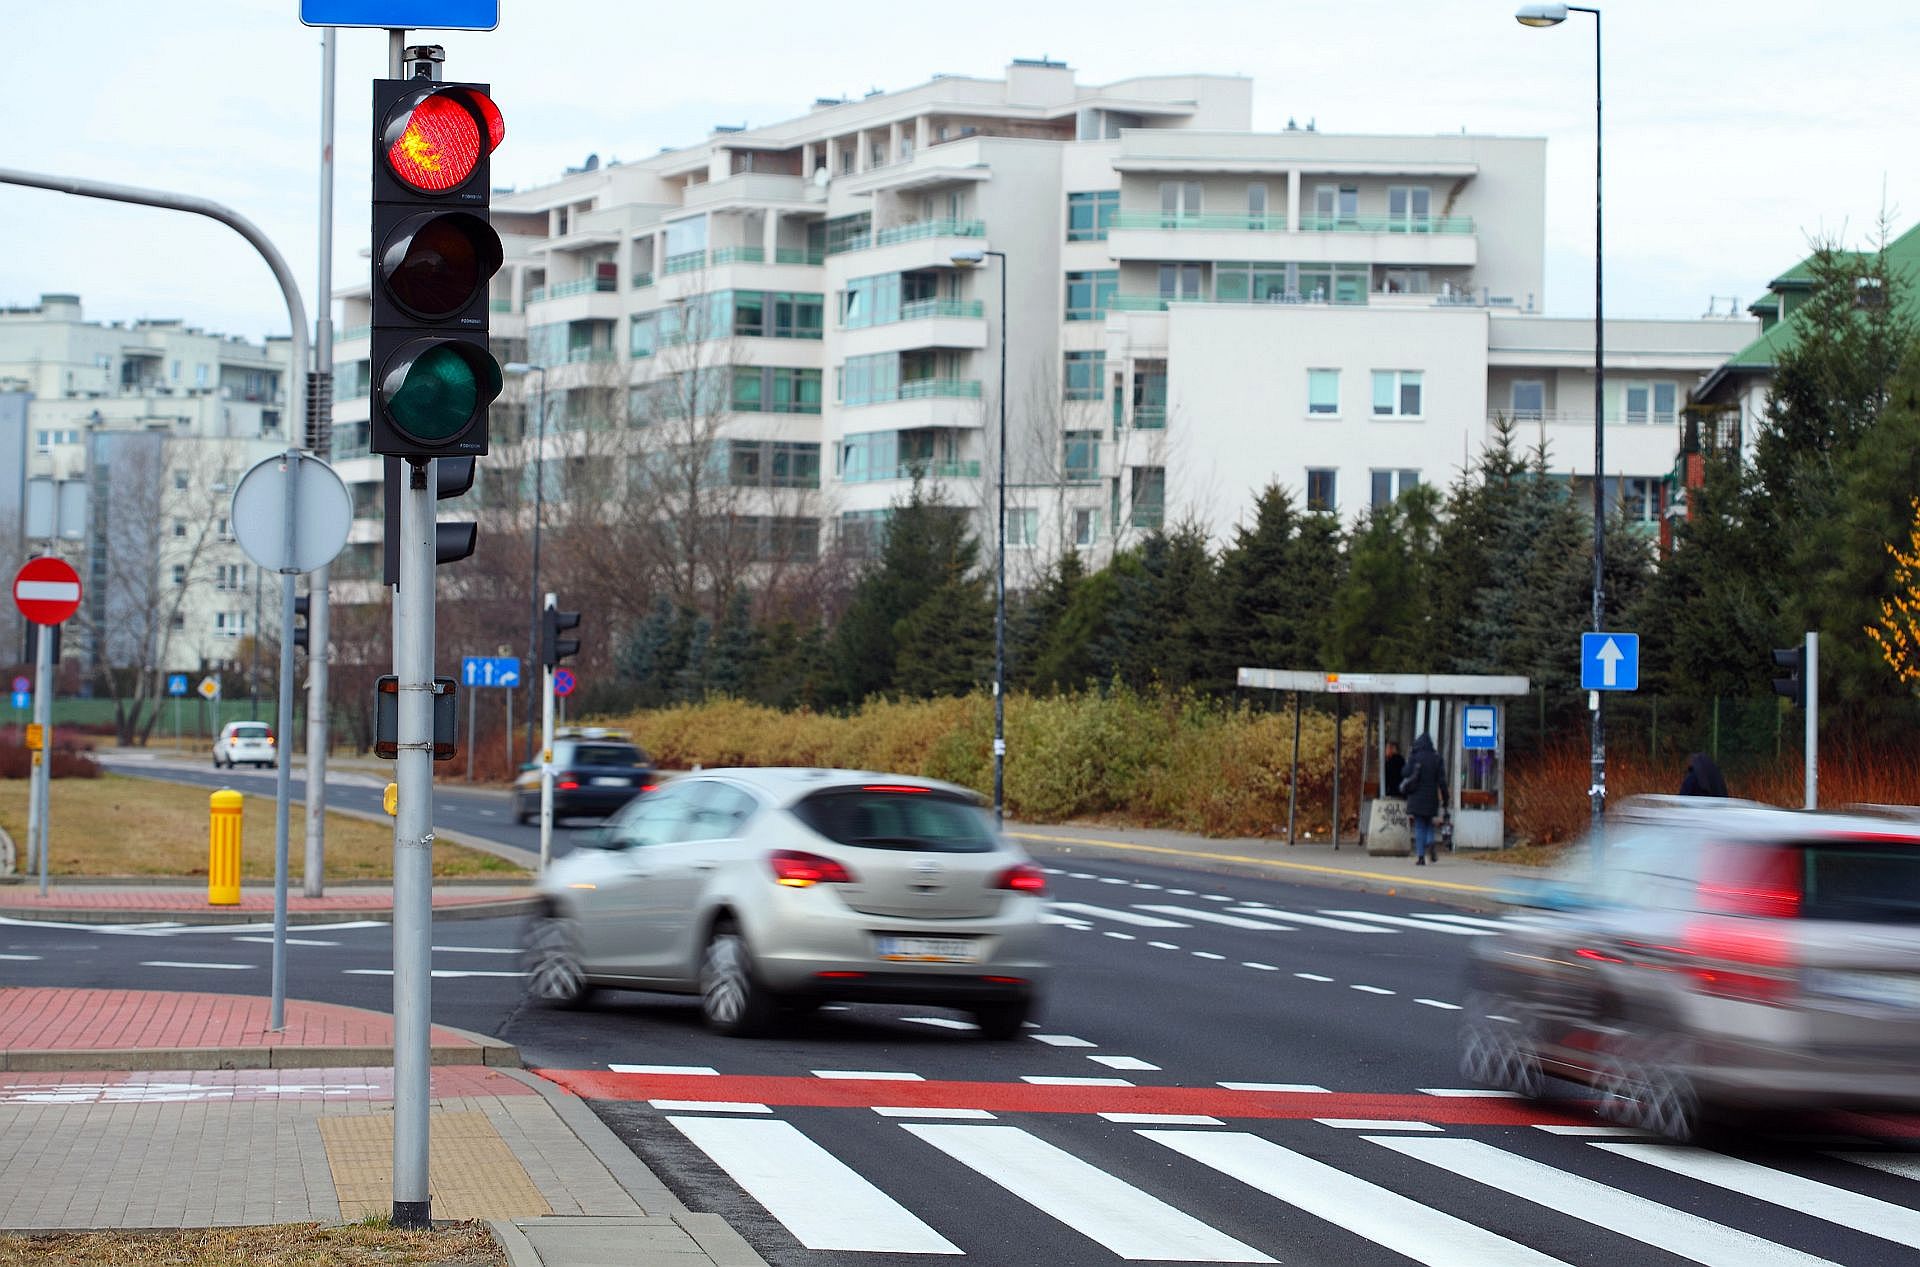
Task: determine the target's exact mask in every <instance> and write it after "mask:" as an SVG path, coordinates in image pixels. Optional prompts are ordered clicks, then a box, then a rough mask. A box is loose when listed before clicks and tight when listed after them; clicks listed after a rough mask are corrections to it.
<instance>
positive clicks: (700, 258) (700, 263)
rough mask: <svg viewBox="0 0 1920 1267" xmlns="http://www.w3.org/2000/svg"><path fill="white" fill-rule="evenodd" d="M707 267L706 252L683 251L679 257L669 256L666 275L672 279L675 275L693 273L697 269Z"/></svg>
mask: <svg viewBox="0 0 1920 1267" xmlns="http://www.w3.org/2000/svg"><path fill="white" fill-rule="evenodd" d="M706 266H707V253H706V252H705V251H682V252H681V253H680V254H678V255H669V256H667V267H666V273H667V275H668V276H669V277H671V276H672V275H673V274H675V273H691V272H693V271H694V270H695V269H699V268H705V267H706Z"/></svg>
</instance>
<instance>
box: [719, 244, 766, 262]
mask: <svg viewBox="0 0 1920 1267" xmlns="http://www.w3.org/2000/svg"><path fill="white" fill-rule="evenodd" d="M713 262H714V263H715V264H764V263H766V262H767V253H766V251H765V250H763V249H761V248H760V247H757V246H723V247H720V248H718V249H717V250H715V251H714V253H713Z"/></svg>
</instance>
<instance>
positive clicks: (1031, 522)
mask: <svg viewBox="0 0 1920 1267" xmlns="http://www.w3.org/2000/svg"><path fill="white" fill-rule="evenodd" d="M1038 544H1040V511H1039V510H1038V509H1037V508H1036V507H1033V506H1009V507H1008V508H1007V548H1008V549H1010V550H1013V549H1019V550H1026V549H1031V548H1032V547H1033V546H1036V545H1038Z"/></svg>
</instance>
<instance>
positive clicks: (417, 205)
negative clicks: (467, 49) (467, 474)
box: [370, 75, 506, 458]
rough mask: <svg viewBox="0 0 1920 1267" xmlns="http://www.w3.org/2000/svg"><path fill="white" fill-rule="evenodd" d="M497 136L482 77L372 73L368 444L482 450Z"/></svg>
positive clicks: (404, 449) (412, 452) (492, 373)
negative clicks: (447, 79)
mask: <svg viewBox="0 0 1920 1267" xmlns="http://www.w3.org/2000/svg"><path fill="white" fill-rule="evenodd" d="M505 135H506V125H505V123H504V122H503V121H502V119H501V117H500V111H499V109H498V108H496V107H495V106H494V104H493V102H492V100H491V99H490V98H489V97H488V96H487V85H485V84H442V83H437V82H435V81H434V80H432V79H430V78H428V77H426V76H425V75H421V76H417V77H415V78H413V79H376V80H374V82H373V294H372V301H373V349H372V366H371V369H372V377H373V392H372V401H371V402H370V403H371V406H372V414H373V419H372V421H373V426H372V445H371V447H372V450H373V452H375V453H384V454H387V455H389V456H395V457H406V458H434V457H444V456H451V455H459V454H481V453H485V452H486V451H487V406H488V405H490V404H492V403H493V401H494V398H495V397H497V396H499V394H500V387H501V378H500V365H499V363H498V362H497V361H495V360H494V359H493V355H492V353H491V352H489V351H488V350H487V330H488V326H489V324H490V321H491V307H492V306H491V303H490V302H489V299H490V296H489V294H488V286H489V282H490V280H491V278H492V277H493V275H494V274H495V273H497V272H499V271H500V263H501V250H500V235H499V234H497V233H495V232H494V231H493V226H492V225H491V224H489V223H488V222H487V213H488V207H489V203H490V199H491V196H492V193H491V166H492V165H491V163H490V162H489V160H488V156H489V155H490V154H492V152H493V150H494V148H495V147H497V146H498V145H499V144H500V141H501V139H502V138H503V137H504V136H505Z"/></svg>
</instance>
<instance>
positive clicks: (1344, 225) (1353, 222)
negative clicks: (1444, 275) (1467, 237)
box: [1300, 216, 1473, 234]
mask: <svg viewBox="0 0 1920 1267" xmlns="http://www.w3.org/2000/svg"><path fill="white" fill-rule="evenodd" d="M1300 229H1301V231H1302V232H1304V233H1413V234H1422V233H1472V232H1473V217H1472V216H1419V217H1407V216H1301V217H1300Z"/></svg>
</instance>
